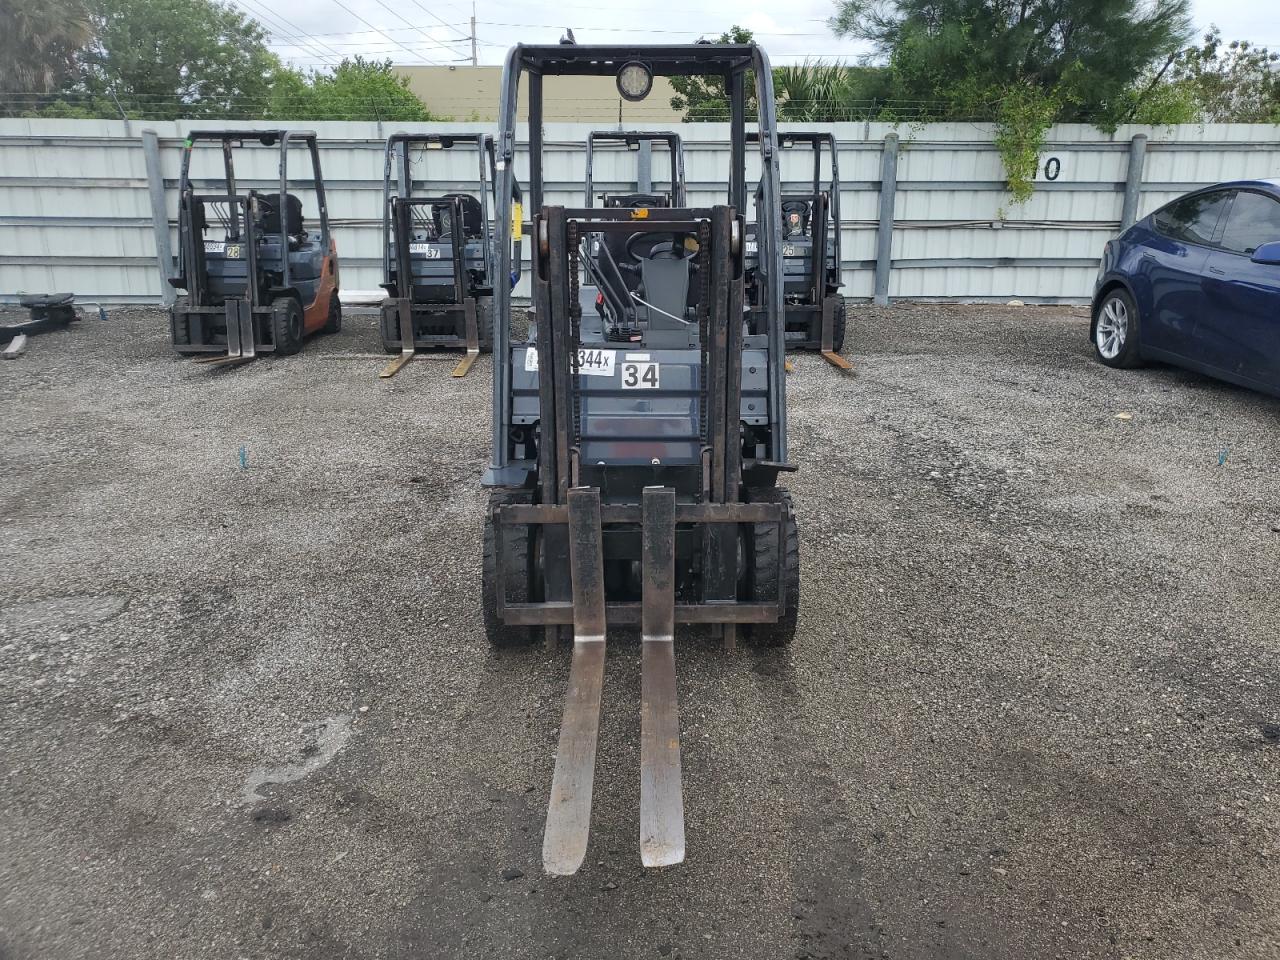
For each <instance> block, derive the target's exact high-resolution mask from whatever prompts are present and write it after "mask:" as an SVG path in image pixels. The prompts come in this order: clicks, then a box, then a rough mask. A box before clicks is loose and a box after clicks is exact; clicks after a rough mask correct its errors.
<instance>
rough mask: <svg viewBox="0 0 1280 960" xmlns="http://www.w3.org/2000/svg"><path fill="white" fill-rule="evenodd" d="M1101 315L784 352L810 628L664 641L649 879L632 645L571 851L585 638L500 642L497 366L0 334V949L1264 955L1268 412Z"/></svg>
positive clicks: (363, 333) (897, 312) (1272, 614)
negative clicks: (1138, 353) (665, 798)
mask: <svg viewBox="0 0 1280 960" xmlns="http://www.w3.org/2000/svg"><path fill="white" fill-rule="evenodd" d="M1086 325H1087V318H1086V316H1085V314H1084V312H1083V311H1081V310H1078V309H1069V308H1023V309H1018V308H994V307H954V306H898V307H895V308H891V309H884V310H872V309H865V308H864V309H859V310H856V311H854V316H853V321H852V324H851V335H850V342H851V344H852V349H851V354H850V355H851V358H852V359H853V360H854V361H855V363H856V365H857V371H858V372H857V376H856V377H852V378H851V377H849V376H846V375H843V374H841V373H840V372H838V371H836V370H835V369H833V368H831V367H829V366H827V365H826V364H825V363H823V362H822V361H821V360H820V359H818V358H816V357H814V356H801V357H798V358H797V359H796V369H795V372H794V373H793V374H792V375H791V376H790V377H789V391H790V404H789V408H790V415H791V439H792V454H793V458H794V459H795V460H796V461H797V462H798V463H799V464H800V465H801V471H800V472H799V473H798V474H796V475H794V476H793V477H792V478H791V483H790V486H791V488H792V490H793V491H794V494H795V499H796V503H797V507H798V511H799V516H800V523H801V530H802V544H803V546H802V560H803V600H802V606H801V615H800V629H799V635H798V638H797V641H796V643H795V644H794V646H793V647H792V649H790V650H788V651H785V652H782V653H769V654H765V653H761V652H757V651H752V650H749V649H748V650H742V651H740V652H739V653H737V654H736V655H734V656H725V655H723V654H722V653H721V652H720V651H719V650H718V649H717V648H716V647H715V645H714V644H712V643H711V642H710V641H709V640H705V639H699V638H696V637H695V638H693V639H688V638H686V639H685V642H684V643H680V644H679V647H678V661H679V667H678V669H679V677H680V698H681V706H682V717H681V719H682V729H683V738H684V741H683V742H684V761H685V802H686V808H687V816H688V837H689V859H688V862H687V863H686V864H684V865H683V866H680V867H676V868H671V869H667V870H664V871H661V872H649V873H646V872H644V871H642V869H641V868H640V865H639V857H638V850H637V821H638V811H637V793H638V791H637V779H638V769H637V768H638V744H639V729H638V728H639V720H638V711H639V657H638V651H637V649H636V644H634V643H633V642H631V641H630V640H629V639H628V638H626V637H623V638H621V639H620V640H619V642H618V643H617V644H615V645H614V646H613V647H612V652H611V654H610V661H609V667H608V671H607V681H606V689H605V693H604V700H605V703H604V716H603V726H602V731H601V744H600V759H599V765H598V771H597V772H598V775H597V788H596V793H597V798H596V807H595V815H594V820H593V831H592V846H591V851H590V854H589V860H588V864H587V866H586V868H585V869H584V870H583V871H582V872H581V873H580V874H578V875H577V876H576V877H573V878H548V877H544V876H542V875H541V872H540V868H539V850H540V845H541V828H542V818H543V814H544V810H545V804H546V800H547V792H548V789H549V786H550V780H551V768H552V760H553V754H554V750H555V742H556V734H557V729H558V724H559V711H560V707H561V704H562V702H563V696H564V689H565V684H566V679H567V675H568V655H567V650H565V649H561V650H560V651H558V652H555V653H548V652H545V651H543V650H541V649H533V650H528V651H515V652H509V653H504V654H502V655H495V654H493V653H491V652H490V651H489V649H488V648H487V647H486V644H485V641H484V637H483V634H482V630H481V627H480V609H479V597H478V581H479V530H480V522H481V515H482V504H483V503H484V495H483V493H482V491H481V490H480V489H479V487H478V478H479V474H480V471H481V469H482V466H483V464H484V462H485V461H486V459H487V454H486V444H487V425H488V412H487V411H488V402H489V382H490V381H489V377H490V370H491V368H490V364H489V361H488V358H483V359H482V360H481V362H480V363H479V364H478V365H477V367H476V368H475V370H474V371H473V372H472V374H471V375H470V376H469V377H467V378H466V379H464V380H460V381H459V380H454V379H452V378H451V377H449V376H448V371H449V369H450V367H451V365H452V362H453V359H452V358H444V357H440V358H436V359H432V360H428V361H425V362H422V363H417V364H414V365H413V366H411V367H410V368H408V369H407V370H405V371H404V372H402V373H401V374H400V375H399V376H398V377H396V378H395V379H393V380H391V381H389V382H380V381H379V380H378V379H377V376H376V372H377V369H378V366H379V363H380V361H379V360H377V359H372V358H370V357H369V356H368V354H369V353H370V351H374V350H376V349H377V345H376V335H375V332H374V321H373V319H372V318H370V317H353V318H349V320H348V327H347V330H346V331H345V332H344V333H343V334H341V335H340V336H337V337H331V338H327V339H322V340H317V341H313V342H311V343H309V344H308V346H307V348H306V349H305V351H304V352H303V353H302V354H301V355H299V356H296V357H292V358H287V359H280V360H266V361H261V362H259V363H256V364H254V365H252V366H250V367H247V368H243V369H240V370H237V371H230V372H222V373H217V372H212V371H209V370H206V369H200V368H197V367H194V366H192V365H191V364H190V363H189V362H186V361H180V360H178V359H176V358H175V357H174V356H172V355H171V354H170V352H169V347H168V344H167V341H166V328H165V325H164V321H163V317H162V315H161V314H159V313H157V312H155V311H144V310H138V311H128V312H125V311H116V312H115V313H113V315H112V317H111V319H110V320H109V321H108V322H106V323H100V322H97V321H86V322H84V323H81V324H79V325H77V327H75V328H74V329H73V330H71V331H70V332H61V333H56V334H50V335H47V336H42V337H39V338H38V339H36V340H34V341H33V342H32V344H31V348H30V350H29V353H28V354H27V356H25V357H23V358H21V359H19V360H16V361H13V362H5V363H3V364H2V365H0V383H2V384H3V386H2V390H3V396H4V397H5V405H4V410H5V417H4V422H3V424H2V425H0V436H2V437H3V441H2V446H0V449H2V450H3V457H2V458H0V577H2V578H3V579H2V581H0V582H3V584H4V586H5V590H4V593H3V595H2V596H0V777H2V778H3V781H2V782H0V958H3V960H27V958H40V960H44V958H57V960H77V958H94V960H103V958H116V957H119V958H140V957H147V958H150V957H157V958H159V957H164V958H170V957H173V958H206V957H207V958H293V957H308V958H311V957H315V958H329V957H335V958H409V957H414V958H424V957H484V958H508V957H511V958H515V957H519V958H551V957H555V958H574V960H577V958H599V957H605V958H610V960H623V958H633V957H635V958H647V957H659V958H660V957H685V958H707V960H711V958H715V960H720V958H750V960H773V958H790V957H796V958H829V957H839V958H844V957H865V956H870V957H905V958H924V957H950V958H975V960H976V958H984V960H985V958H1025V957H1069V958H1073V960H1074V958H1081V957H1135V958H1197V960H1199V958H1228V957H1233V958H1234V957H1276V956H1280V827H1278V826H1277V820H1276V813H1277V810H1278V809H1280V640H1277V637H1280V600H1278V598H1280V578H1278V575H1277V563H1276V559H1277V555H1278V552H1280V533H1277V532H1275V531H1274V530H1273V527H1274V526H1280V498H1278V497H1277V480H1276V478H1277V476H1280V446H1278V445H1277V443H1276V433H1277V427H1278V426H1280V401H1277V400H1274V399H1268V398H1266V397H1262V396H1259V395H1256V394H1252V393H1248V392H1245V391H1241V390H1237V389H1234V388H1232V387H1228V386H1223V385H1220V384H1217V383H1214V382H1212V381H1209V380H1206V379H1203V378H1201V377H1198V376H1194V375H1191V374H1186V373H1182V372H1178V371H1175V370H1170V369H1165V368H1155V369H1146V370H1139V371H1128V372H1118V371H1112V370H1108V369H1106V368H1103V367H1101V366H1099V365H1097V364H1095V363H1094V362H1093V361H1092V359H1091V358H1090V355H1089V351H1088V346H1087V343H1086V342H1085V329H1086ZM358 354H363V355H365V356H363V357H361V356H354V355H358ZM242 450H243V451H244V455H245V457H246V458H247V466H244V467H242V464H241V451H242ZM507 878H511V879H507Z"/></svg>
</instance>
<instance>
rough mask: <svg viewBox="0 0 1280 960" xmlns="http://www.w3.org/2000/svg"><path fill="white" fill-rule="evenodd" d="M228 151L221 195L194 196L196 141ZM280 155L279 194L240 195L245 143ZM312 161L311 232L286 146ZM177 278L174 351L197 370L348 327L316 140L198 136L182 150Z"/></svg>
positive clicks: (284, 349) (230, 133) (289, 348)
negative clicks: (188, 357) (292, 188)
mask: <svg viewBox="0 0 1280 960" xmlns="http://www.w3.org/2000/svg"><path fill="white" fill-rule="evenodd" d="M200 143H207V144H217V145H220V146H221V148H222V170H223V176H222V177H221V178H220V179H219V180H216V181H214V182H215V184H216V186H215V188H214V189H215V190H218V191H219V192H216V193H196V191H195V188H194V186H193V185H192V182H191V155H192V151H193V150H194V149H195V147H196V145H197V144H200ZM259 144H260V145H261V146H263V147H269V148H270V147H274V148H276V149H277V150H278V152H279V168H278V169H279V181H280V189H279V191H278V192H271V193H260V192H258V191H257V190H246V191H238V190H237V188H236V175H235V164H234V157H235V155H236V152H237V150H238V149H239V148H242V147H245V146H247V145H259ZM299 144H300V145H303V146H305V147H306V149H307V152H308V153H309V155H310V157H311V165H312V171H313V179H312V182H313V184H314V188H315V194H316V202H317V205H318V207H319V210H318V212H319V223H318V227H319V229H318V230H315V231H308V230H307V228H306V221H305V218H304V216H303V209H302V201H301V200H300V199H299V198H298V196H297V195H295V194H292V193H290V192H289V184H290V180H289V172H288V160H289V148H290V146H291V145H295V146H296V145H299ZM178 189H179V201H178V241H179V253H178V258H177V272H176V274H175V275H174V276H173V277H171V278H170V279H169V282H170V283H171V284H172V285H173V286H174V287H177V288H178V289H180V290H185V291H186V294H187V295H186V296H184V297H179V298H178V300H177V302H176V303H174V305H173V307H172V308H171V309H170V313H169V318H170V320H169V326H170V333H171V336H172V338H173V346H174V349H175V350H176V351H177V352H178V353H180V354H195V355H197V357H198V359H197V361H196V362H197V363H205V364H209V365H212V366H236V365H239V364H242V363H248V362H249V361H251V360H254V359H256V358H257V357H258V356H260V355H262V354H264V353H276V354H286V355H287V354H291V353H297V352H298V351H299V350H300V349H302V342H303V340H304V338H305V337H306V336H307V335H309V334H312V333H319V332H323V333H337V332H338V331H339V330H341V329H342V305H341V303H340V302H339V300H338V251H337V246H336V245H335V244H334V241H333V237H332V235H331V234H330V232H329V211H328V207H327V206H326V205H325V198H324V179H323V177H322V176H321V173H320V152H319V150H318V148H317V146H316V135H315V134H314V133H310V132H305V131H295V130H244V131H235V130H201V131H195V132H193V133H190V134H188V136H187V139H186V141H185V142H184V143H183V146H182V178H181V180H180V182H179V188H178Z"/></svg>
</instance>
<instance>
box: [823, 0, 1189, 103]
mask: <svg viewBox="0 0 1280 960" xmlns="http://www.w3.org/2000/svg"><path fill="white" fill-rule="evenodd" d="M1188 5H1189V0H1151V2H1144V0H1017V2H1015V0H890V2H882V0H842V2H841V3H840V6H839V10H838V12H837V15H836V16H835V18H833V20H832V21H831V26H832V28H833V29H834V30H835V31H836V33H837V34H840V35H842V36H849V37H857V38H860V39H863V40H868V41H870V42H871V43H872V44H874V45H875V47H876V49H877V51H878V52H879V53H880V54H881V55H882V56H883V57H884V58H885V59H886V60H887V61H888V63H889V66H890V69H891V70H892V72H893V80H894V86H895V93H896V96H897V97H899V98H901V99H905V100H916V101H924V102H930V103H934V104H937V105H938V108H939V109H940V110H942V111H944V112H945V111H948V110H949V111H951V112H956V111H959V112H965V111H973V110H975V109H978V108H980V107H981V105H982V104H984V103H991V102H995V101H996V100H998V99H999V98H1000V97H1001V96H1002V95H1003V92H1004V91H1006V90H1010V89H1011V88H1013V87H1014V86H1015V85H1017V84H1030V85H1032V86H1035V87H1038V88H1040V89H1041V90H1044V91H1057V92H1058V93H1059V94H1060V95H1061V96H1060V109H1061V114H1060V115H1059V116H1058V117H1057V118H1055V119H1057V120H1059V121H1076V120H1081V119H1084V120H1088V119H1090V118H1091V117H1092V116H1094V115H1095V114H1097V113H1098V112H1099V110H1100V108H1102V107H1103V106H1104V105H1105V104H1107V103H1108V102H1109V101H1111V100H1113V99H1115V98H1116V97H1118V96H1120V95H1121V94H1122V92H1123V91H1124V90H1126V89H1128V88H1129V87H1130V86H1131V85H1132V84H1133V83H1134V81H1135V80H1136V79H1137V78H1138V77H1139V76H1140V75H1141V74H1142V72H1143V71H1144V70H1146V69H1148V68H1149V67H1150V66H1151V65H1152V64H1154V63H1159V62H1161V61H1163V60H1164V59H1165V58H1166V57H1167V56H1169V54H1171V53H1173V52H1174V51H1176V50H1177V49H1179V47H1180V46H1181V45H1182V44H1183V43H1184V42H1185V40H1186V38H1187V37H1188V35H1189V33H1190V22H1189V19H1188V15H1187V11H1188Z"/></svg>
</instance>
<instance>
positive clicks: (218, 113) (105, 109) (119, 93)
mask: <svg viewBox="0 0 1280 960" xmlns="http://www.w3.org/2000/svg"><path fill="white" fill-rule="evenodd" d="M89 3H90V14H91V17H92V21H93V33H94V37H93V40H92V41H91V43H90V44H89V46H88V47H87V49H86V50H85V51H84V53H83V55H82V57H81V58H80V63H79V75H78V76H77V77H76V78H75V80H74V82H73V83H72V84H71V85H70V87H69V88H68V90H67V92H68V93H70V94H73V95H75V97H76V99H77V100H78V101H79V102H81V103H83V105H84V106H85V107H86V108H87V109H91V110H95V111H97V112H98V113H97V115H99V116H116V115H117V111H116V109H115V104H114V102H113V100H112V95H114V97H115V98H116V99H118V100H119V102H120V103H122V104H124V105H125V109H126V110H128V111H129V112H130V113H131V114H133V115H136V116H141V117H146V118H148V119H156V120H176V119H179V118H182V117H188V118H195V119H211V118H220V117H233V116H234V117H253V116H261V114H262V111H263V109H264V108H265V106H266V99H267V94H268V92H269V91H270V87H271V80H272V77H273V75H274V74H275V72H276V71H277V70H278V69H279V66H280V62H279V60H278V59H277V58H276V57H275V55H274V54H272V53H271V52H270V51H269V50H268V49H267V46H266V38H267V34H266V31H265V30H263V28H262V27H261V26H260V25H259V24H258V23H256V22H255V21H253V20H251V19H249V18H248V17H246V16H245V15H244V14H243V13H241V12H240V11H239V10H237V9H236V8H235V7H233V6H232V5H231V4H229V3H223V2H220V0H89Z"/></svg>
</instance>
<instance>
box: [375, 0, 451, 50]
mask: <svg viewBox="0 0 1280 960" xmlns="http://www.w3.org/2000/svg"><path fill="white" fill-rule="evenodd" d="M377 2H378V6H380V7H382V8H383V9H384V10H386V11H387V12H388V13H390V14H392V15H393V16H397V17H400V19H401V20H404V22H405V23H407V24H409V26H411V27H412V26H413V23H412V22H411V21H409V20H407V19H406V18H405V17H403V16H401V15H400V14H399V13H397V12H396V11H395V10H394V9H392V8H391V7H390V6H389V5H388V4H387V3H386V2H385V0H377ZM437 19H439V18H437ZM414 29H415V30H417V31H418V32H419V33H420V34H422V35H423V36H424V37H426V38H427V39H428V40H430V41H431V42H432V43H434V44H435V45H436V46H438V47H440V48H442V49H443V50H445V51H446V52H448V53H450V54H454V53H457V52H458V51H457V50H450V49H449V48H448V47H446V46H445V45H444V43H442V42H441V41H439V40H437V39H436V38H435V37H433V36H431V34H429V33H427V31H426V30H423V29H422V28H421V27H414ZM462 59H466V58H465V57H464V58H462Z"/></svg>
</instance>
